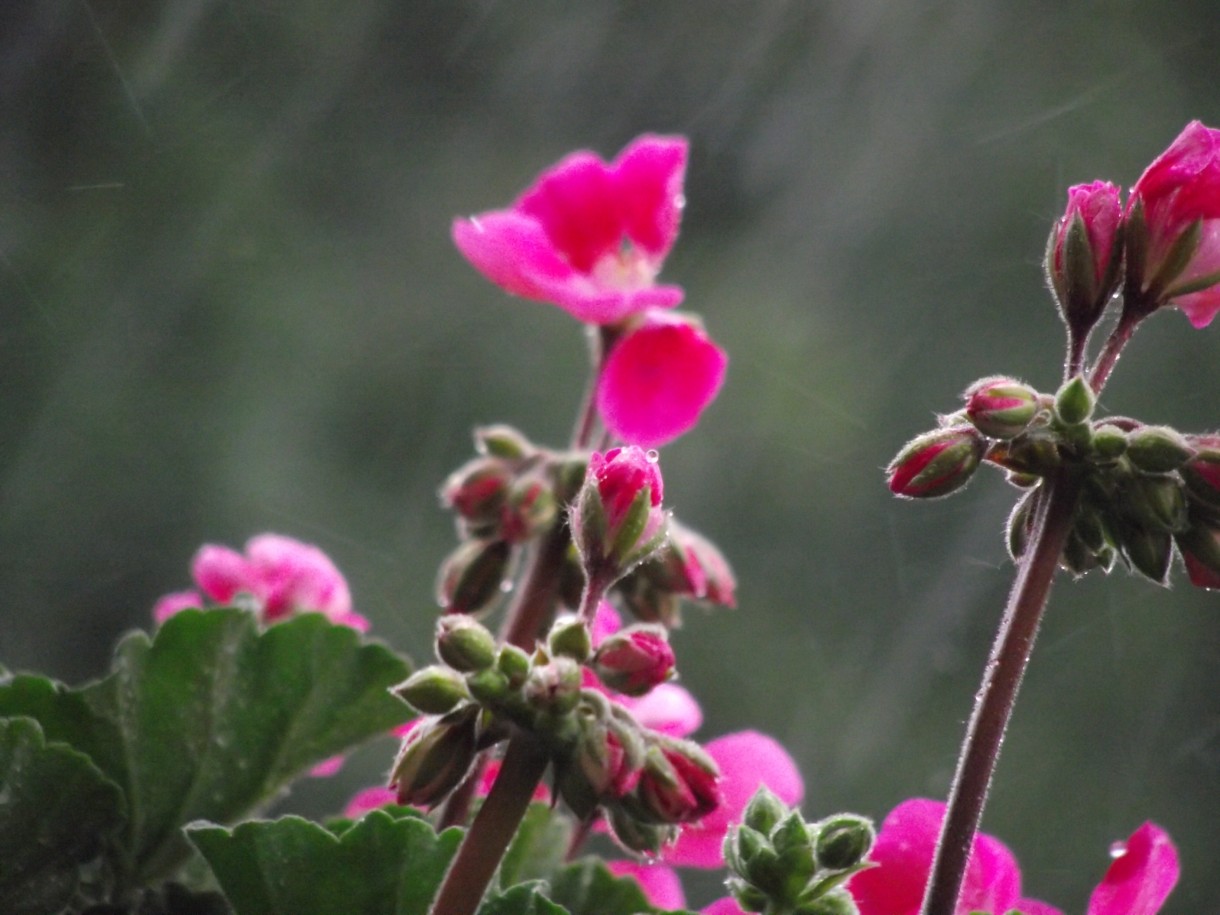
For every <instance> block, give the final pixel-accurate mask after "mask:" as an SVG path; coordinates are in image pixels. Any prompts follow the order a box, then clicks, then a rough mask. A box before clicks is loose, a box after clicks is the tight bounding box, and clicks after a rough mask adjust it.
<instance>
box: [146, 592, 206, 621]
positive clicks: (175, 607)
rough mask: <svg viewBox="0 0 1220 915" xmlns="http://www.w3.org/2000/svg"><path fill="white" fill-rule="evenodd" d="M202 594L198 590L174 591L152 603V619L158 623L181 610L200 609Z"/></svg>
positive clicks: (201, 606)
mask: <svg viewBox="0 0 1220 915" xmlns="http://www.w3.org/2000/svg"><path fill="white" fill-rule="evenodd" d="M202 609H203V595H202V594H200V593H199V592H198V591H174V592H172V593H170V594H166V595H163V596H162V597H160V598H158V599H157V602H156V603H155V604H153V611H152V614H153V621H154V622H156V623H158V624H160V623H164V622H165V621H166V620H167V619H169V618H170V617H171V616H173V615H174V614H175V613H181V612H182V611H183V610H202Z"/></svg>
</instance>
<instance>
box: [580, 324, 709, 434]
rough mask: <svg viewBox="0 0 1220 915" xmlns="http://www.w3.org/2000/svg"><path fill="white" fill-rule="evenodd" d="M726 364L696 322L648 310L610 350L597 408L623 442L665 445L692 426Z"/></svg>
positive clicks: (603, 372) (706, 404)
mask: <svg viewBox="0 0 1220 915" xmlns="http://www.w3.org/2000/svg"><path fill="white" fill-rule="evenodd" d="M727 366H728V357H727V356H726V355H725V353H724V350H722V349H721V348H720V347H718V346H717V345H716V344H715V343H714V342H712V340H711V338H710V337H708V336H707V334H706V333H705V332H704V330H703V328H702V327H701V326H700V325H699V324H698V323H696V322H694V321H692V320H690V319H689V318H685V317H683V316H681V315H676V314H667V313H664V312H660V311H650V312H648V313H647V314H646V315H645V316H644V318H643V319H642V321H641V322H640V323H639V325H638V326H636V327H635V328H634V329H633V330H631V331H630V332H629V333H628V334H627V335H626V336H624V337H623V338H622V339H621V340H619V341H618V343H617V344H615V346H614V348H613V349H611V350H610V354H609V356H608V357H607V358H606V361H605V364H604V365H603V366H602V370H601V375H600V376H599V377H598V382H597V394H596V396H597V409H598V412H599V413H600V414H601V417H602V419H603V421H604V422H605V424H606V428H607V429H609V430H610V432H612V433H613V434H614V435H616V436H617V437H618V438H620V439H622V440H623V441H624V442H628V443H630V444H633V445H643V446H645V447H654V446H659V445H663V444H665V443H666V442H669V441H672V440H673V439H675V438H677V437H678V436H680V435H682V434H683V433H685V432H688V431H690V430H691V429H692V428H694V426H695V423H697V422H698V421H699V416H700V415H701V414H702V413H703V411H704V409H706V407H707V406H708V405H709V404H710V403H711V402H712V401H713V400H714V399H715V398H716V394H717V393H719V391H720V387H721V385H722V384H723V383H724V373H725V369H726V367H727Z"/></svg>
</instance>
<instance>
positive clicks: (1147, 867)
mask: <svg viewBox="0 0 1220 915" xmlns="http://www.w3.org/2000/svg"><path fill="white" fill-rule="evenodd" d="M1178 872H1179V865H1178V850H1177V849H1176V848H1175V847H1174V844H1173V841H1172V840H1171V839H1170V838H1169V834H1168V833H1167V832H1165V830H1163V829H1161V827H1159V826H1157V825H1156V824H1155V823H1145V824H1144V825H1143V826H1141V827H1140V828H1139V829H1137V830H1135V832H1133V833H1131V837H1130V838H1128V839H1127V841H1126V843H1125V850H1124V851H1123V852H1122V854H1120V855H1119V856H1118V857H1117V858H1115V859H1114V863H1113V864H1111V865H1110V868H1109V870H1107V871H1106V875H1105V877H1103V878H1102V881H1101V883H1100V884H1098V886H1097V889H1095V890H1094V891H1093V895H1092V897H1090V899H1089V908H1088V915H1155V913H1157V912H1159V911H1160V910H1161V906H1162V905H1163V904H1164V903H1165V899H1166V897H1168V896H1169V893H1170V891H1171V890H1172V889H1173V887H1174V885H1175V884H1176V883H1177V882H1178Z"/></svg>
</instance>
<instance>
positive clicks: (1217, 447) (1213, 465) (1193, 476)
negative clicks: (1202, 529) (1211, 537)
mask: <svg viewBox="0 0 1220 915" xmlns="http://www.w3.org/2000/svg"><path fill="white" fill-rule="evenodd" d="M1195 444H1196V445H1197V446H1198V447H1199V450H1198V452H1197V453H1196V454H1195V456H1194V457H1192V458H1190V460H1188V461H1187V462H1186V463H1185V464H1183V465H1182V466H1181V468H1180V472H1181V474H1182V480H1183V481H1184V482H1185V483H1186V489H1187V492H1189V493H1190V498H1191V500H1192V501H1194V502H1197V503H1199V504H1200V505H1202V506H1204V507H1205V508H1208V509H1211V510H1213V511H1220V441H1215V440H1214V438H1212V437H1209V438H1207V439H1203V440H1195Z"/></svg>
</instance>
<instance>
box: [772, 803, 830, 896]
mask: <svg viewBox="0 0 1220 915" xmlns="http://www.w3.org/2000/svg"><path fill="white" fill-rule="evenodd" d="M813 839H814V837H813V836H812V835H811V834H810V830H809V827H808V826H807V825H806V824H805V821H804V820H803V819H802V818H801V814H800V811H797V810H794V811H792V813H790V814H788V816H786V817H785V818H784V819H783V820H781V821H780V823H779V825H777V826H776V827H775V829H774V830H772V832H771V844H772V846H774V848H775V852H776V854H777V855H778V856H779V862H778V868H777V870H778V875H779V881H780V882H779V885H778V886H777V887H776V891H775V895H776V896H777V897H778V898H780V899H782V900H784V901H793V900H795V899H796V898H797V897H798V896H799V895H800V893H801V891H802V890H803V889H805V887H806V886H808V885H809V881H810V880H811V879H812V878H813V875H814V874H815V873H816V872H817V869H818V861H817V857H816V855H815V854H814V846H813ZM761 885H762V884H760V886H761ZM763 888H764V889H766V888H767V887H765V886H764V887H763Z"/></svg>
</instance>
